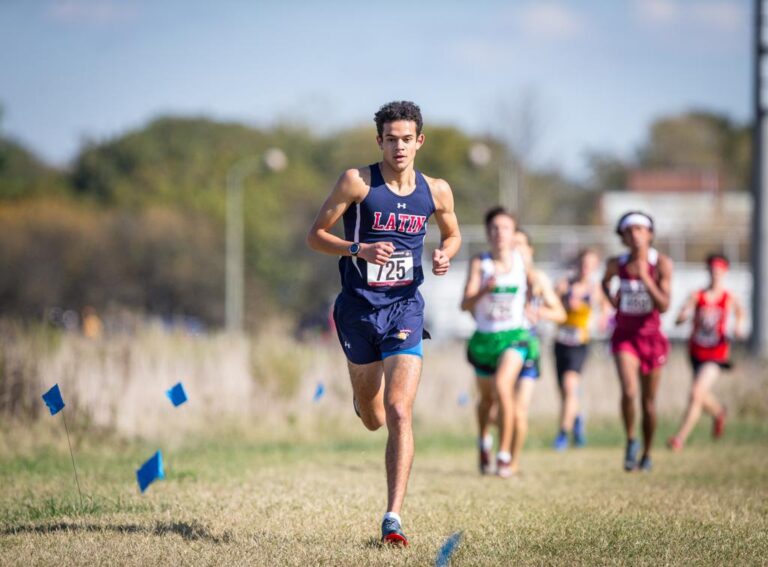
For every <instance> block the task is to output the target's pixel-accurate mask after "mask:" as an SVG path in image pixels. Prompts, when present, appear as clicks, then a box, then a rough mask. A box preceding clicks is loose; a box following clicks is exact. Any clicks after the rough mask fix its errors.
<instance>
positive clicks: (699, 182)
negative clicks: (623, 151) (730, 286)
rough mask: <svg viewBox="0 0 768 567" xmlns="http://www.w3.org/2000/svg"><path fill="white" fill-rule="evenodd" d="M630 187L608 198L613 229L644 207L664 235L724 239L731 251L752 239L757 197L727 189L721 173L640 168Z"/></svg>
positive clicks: (603, 208) (605, 211) (603, 214)
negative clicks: (753, 214) (622, 220)
mask: <svg viewBox="0 0 768 567" xmlns="http://www.w3.org/2000/svg"><path fill="white" fill-rule="evenodd" d="M627 185H628V187H627V190H626V191H609V192H606V193H604V194H603V196H602V198H601V200H600V219H601V221H602V222H603V223H604V224H605V225H607V226H613V225H614V224H615V223H616V220H617V219H618V218H619V217H620V216H621V215H622V214H623V213H624V212H626V211H629V210H633V209H639V210H643V211H646V212H648V213H650V214H651V215H653V217H654V220H655V221H656V231H657V234H658V235H661V236H667V237H674V238H678V237H685V239H686V240H690V239H697V238H701V239H703V240H705V241H707V242H716V241H717V240H718V239H722V241H723V245H728V247H729V248H730V249H731V250H732V251H734V250H736V248H741V247H743V245H745V244H746V242H747V240H748V234H749V223H750V214H751V209H752V197H751V195H750V193H749V192H747V191H733V190H731V191H727V190H725V187H724V186H723V177H722V175H720V174H718V173H717V172H712V171H695V170H677V169H675V170H636V171H633V172H631V173H630V175H629V179H628V183H627ZM736 241H738V242H736ZM743 252H744V251H743V250H740V251H738V252H737V254H736V255H737V256H743ZM742 259H743V258H742Z"/></svg>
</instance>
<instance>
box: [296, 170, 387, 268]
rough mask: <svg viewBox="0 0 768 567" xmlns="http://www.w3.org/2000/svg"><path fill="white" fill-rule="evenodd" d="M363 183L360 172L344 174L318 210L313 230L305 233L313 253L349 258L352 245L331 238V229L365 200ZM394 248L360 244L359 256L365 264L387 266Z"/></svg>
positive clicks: (348, 171) (346, 241)
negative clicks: (348, 211) (357, 204)
mask: <svg viewBox="0 0 768 567" xmlns="http://www.w3.org/2000/svg"><path fill="white" fill-rule="evenodd" d="M365 189H366V182H365V180H363V178H362V175H361V172H360V170H359V169H348V170H347V171H345V172H344V173H343V174H342V175H341V177H339V180H338V181H337V182H336V185H335V186H334V187H333V190H332V191H331V193H330V195H328V197H327V198H326V199H325V202H324V203H323V205H322V206H321V207H320V211H318V213H317V216H316V217H315V220H314V222H313V223H312V227H311V228H310V229H309V232H308V233H307V246H309V247H310V248H311V249H312V250H316V251H318V252H322V253H324V254H330V255H332V256H351V254H350V252H349V247H350V246H351V245H352V244H353V242H350V241H348V240H344V239H343V238H339V237H338V236H336V235H335V234H331V232H330V229H331V228H332V227H333V226H334V225H335V224H336V222H337V221H338V220H339V218H341V215H343V214H344V211H346V210H347V208H348V207H349V206H351V205H352V204H353V203H357V202H360V201H361V200H362V199H364V198H365ZM394 249H395V247H394V246H393V245H392V243H391V242H377V243H375V244H366V243H363V242H360V252H359V253H358V256H360V257H361V258H362V259H363V260H365V261H366V262H371V263H373V264H377V265H379V266H381V265H383V264H385V263H386V261H387V260H388V259H389V257H390V255H391V254H392V252H393V251H394Z"/></svg>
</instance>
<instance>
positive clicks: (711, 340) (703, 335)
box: [693, 329, 721, 347]
mask: <svg viewBox="0 0 768 567" xmlns="http://www.w3.org/2000/svg"><path fill="white" fill-rule="evenodd" d="M693 342H695V343H696V344H697V345H699V346H703V347H716V346H717V345H719V344H720V342H721V338H720V335H719V333H718V332H717V331H716V330H715V329H699V330H697V331H696V333H695V334H694V335H693Z"/></svg>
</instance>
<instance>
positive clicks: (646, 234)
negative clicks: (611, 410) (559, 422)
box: [602, 211, 672, 472]
mask: <svg viewBox="0 0 768 567" xmlns="http://www.w3.org/2000/svg"><path fill="white" fill-rule="evenodd" d="M616 233H617V234H618V235H619V236H620V237H621V241H622V243H624V245H625V246H626V247H627V248H629V252H627V253H626V254H623V255H621V256H618V257H613V258H610V259H609V260H608V262H607V265H606V268H605V275H604V276H603V281H602V286H603V291H604V292H605V295H606V297H608V300H609V301H610V302H611V304H612V305H613V306H614V307H615V308H616V329H615V330H614V332H613V336H612V337H611V350H612V351H613V355H614V357H615V360H616V369H617V370H618V373H619V380H620V381H621V414H622V417H623V419H624V429H625V431H626V433H627V446H626V451H625V454H624V470H626V471H627V472H629V471H633V470H635V469H637V468H639V469H640V470H641V471H650V470H651V468H652V462H651V446H652V445H653V435H654V433H655V431H656V391H657V390H658V387H659V380H660V379H661V369H662V367H663V366H664V363H666V361H667V354H668V353H669V341H668V340H667V337H666V336H664V333H663V332H662V331H661V313H664V312H665V311H666V310H667V309H669V297H670V292H671V281H672V260H671V259H670V258H669V257H668V256H665V255H664V254H661V253H659V252H658V251H657V250H656V249H655V248H653V247H652V246H651V244H652V242H653V236H654V224H653V219H652V218H651V217H650V215H647V214H646V213H643V212H639V211H631V212H629V213H626V214H625V215H623V216H622V217H621V218H620V219H619V222H618V224H617V226H616ZM614 277H616V278H618V279H619V288H618V291H617V292H616V293H611V280H612V279H613V278H614ZM638 382H639V383H640V393H641V396H642V404H641V406H642V410H643V454H642V457H641V459H640V463H639V464H638V463H637V453H638V451H639V449H640V445H639V443H638V442H637V440H636V439H635V400H636V399H637V390H638Z"/></svg>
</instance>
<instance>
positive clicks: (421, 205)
mask: <svg viewBox="0 0 768 567" xmlns="http://www.w3.org/2000/svg"><path fill="white" fill-rule="evenodd" d="M369 167H370V170H371V189H370V191H368V195H366V197H365V199H363V200H362V202H360V203H353V204H352V205H351V206H350V207H349V208H348V209H347V210H346V211H345V212H344V216H343V220H344V238H345V239H346V240H351V241H352V242H361V243H372V242H391V243H392V244H393V245H394V247H395V252H394V253H393V254H392V257H391V258H390V259H389V261H388V262H387V263H386V264H385V265H384V266H377V265H375V264H371V265H370V266H369V265H368V263H367V262H366V261H365V260H363V259H362V258H353V257H351V256H342V257H341V259H340V260H339V272H340V273H341V288H342V293H344V294H345V295H347V296H349V297H352V298H354V299H357V300H361V301H363V302H365V303H367V304H369V305H370V306H372V307H385V306H387V305H391V304H392V303H394V302H396V301H399V300H401V299H406V298H409V297H413V296H414V295H416V292H417V291H418V287H419V285H421V282H423V281H424V271H423V270H422V267H421V255H422V251H423V249H424V237H425V236H426V234H427V219H428V218H429V217H430V216H432V213H434V212H435V202H434V200H433V199H432V193H431V192H430V190H429V185H428V184H427V180H426V179H424V176H423V175H422V174H421V172H419V171H416V189H414V191H413V192H412V193H411V194H410V195H405V196H401V195H397V194H396V193H395V192H394V191H392V190H391V189H390V188H389V187H388V186H387V184H386V183H385V182H384V178H383V177H382V175H381V170H380V169H379V164H378V163H374V164H373V165H370V166H369Z"/></svg>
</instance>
